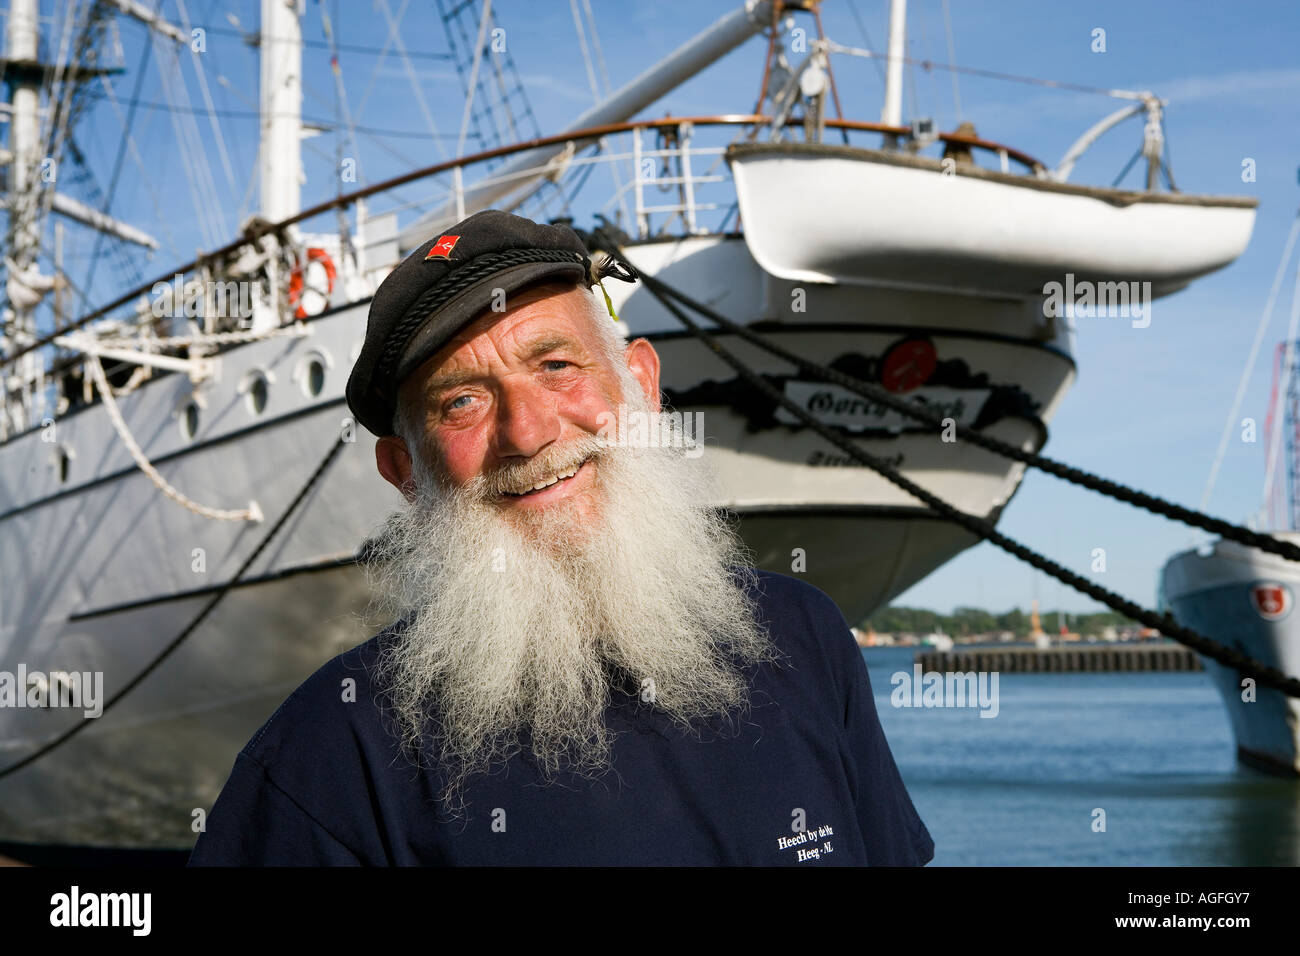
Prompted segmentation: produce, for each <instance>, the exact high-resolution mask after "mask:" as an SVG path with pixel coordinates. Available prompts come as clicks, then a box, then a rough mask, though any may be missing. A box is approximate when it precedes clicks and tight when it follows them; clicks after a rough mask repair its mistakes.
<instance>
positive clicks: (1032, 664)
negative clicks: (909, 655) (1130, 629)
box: [916, 644, 1204, 673]
mask: <svg viewBox="0 0 1300 956" xmlns="http://www.w3.org/2000/svg"><path fill="white" fill-rule="evenodd" d="M916 662H917V663H918V664H920V665H921V667H922V669H923V670H927V671H939V672H948V671H960V672H963V673H964V672H967V671H1000V672H1006V673H1017V672H1019V673H1050V672H1057V673H1064V672H1067V671H1199V670H1203V669H1204V668H1202V666H1201V659H1200V658H1199V657H1197V655H1196V653H1195V652H1194V651H1191V650H1189V649H1188V648H1186V647H1183V646H1182V645H1181V644H1118V645H1116V644H1084V645H1082V646H1075V647H1070V646H1064V647H1049V648H1037V647H980V648H969V649H957V648H954V649H953V650H951V651H932V650H924V651H918V652H917V655H916Z"/></svg>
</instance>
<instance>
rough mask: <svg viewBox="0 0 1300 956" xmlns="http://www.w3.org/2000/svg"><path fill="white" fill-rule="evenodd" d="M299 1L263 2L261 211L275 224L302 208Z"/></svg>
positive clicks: (300, 29) (273, 0)
mask: <svg viewBox="0 0 1300 956" xmlns="http://www.w3.org/2000/svg"><path fill="white" fill-rule="evenodd" d="M300 15H301V10H300V9H299V3H298V0H262V40H261V60H262V74H261V109H262V130H261V132H262V136H261V145H260V147H259V152H260V158H259V161H258V167H259V174H260V183H259V186H260V190H261V202H260V207H261V214H262V216H263V218H265V219H267V220H268V221H270V222H279V221H280V220H281V219H288V218H289V217H290V216H293V215H295V214H296V213H298V211H299V210H300V208H301V199H300V189H301V177H302V24H301V23H300Z"/></svg>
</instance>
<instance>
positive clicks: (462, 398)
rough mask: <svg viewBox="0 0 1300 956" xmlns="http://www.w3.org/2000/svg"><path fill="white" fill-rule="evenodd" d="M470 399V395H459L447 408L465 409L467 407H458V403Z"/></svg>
mask: <svg viewBox="0 0 1300 956" xmlns="http://www.w3.org/2000/svg"><path fill="white" fill-rule="evenodd" d="M469 397H470V396H468V395H458V396H456V397H455V398H453V399H452V400H451V401H450V402H448V403H447V407H448V408H464V407H465V406H464V405H457V404H456V403H457V402H459V401H462V400H466V399H468V398H469Z"/></svg>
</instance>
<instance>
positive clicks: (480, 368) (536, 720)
mask: <svg viewBox="0 0 1300 956" xmlns="http://www.w3.org/2000/svg"><path fill="white" fill-rule="evenodd" d="M586 295H587V293H586V292H585V290H582V289H581V288H572V287H568V286H561V287H558V288H557V287H550V288H541V287H534V288H533V289H531V290H529V291H527V292H526V293H523V294H520V295H518V296H517V297H515V298H513V299H512V300H511V301H510V302H509V303H507V304H508V306H509V309H508V311H506V312H504V313H491V312H489V313H486V314H485V315H483V316H481V317H480V318H479V319H477V320H476V321H475V322H473V323H472V324H470V325H469V326H467V327H466V328H465V329H464V330H463V331H462V332H461V333H460V334H459V335H457V336H456V337H455V338H454V339H453V340H451V341H450V342H448V343H447V344H446V345H445V346H444V347H443V348H442V349H441V350H440V351H439V352H437V353H436V354H434V355H433V356H432V357H430V359H429V361H428V362H426V363H425V364H424V365H423V366H422V367H421V368H420V369H418V370H417V371H416V372H415V373H414V374H412V375H411V376H410V377H409V378H408V379H407V380H406V381H405V382H404V383H403V387H402V392H401V394H400V395H399V401H401V402H403V403H405V404H403V405H402V406H400V407H401V408H404V409H407V410H410V411H416V410H418V411H419V422H420V425H421V427H420V428H409V427H408V428H407V429H406V430H407V431H409V432H418V433H419V434H421V435H422V438H420V439H417V438H416V437H415V435H412V436H411V440H412V442H413V443H414V444H416V445H419V446H423V447H413V448H410V449H408V448H407V445H406V442H405V441H403V439H402V438H399V437H397V436H391V435H390V436H387V437H385V438H381V439H380V440H379V442H378V443H377V445H376V448H375V457H376V461H377V464H378V466H379V470H380V471H381V472H382V473H383V475H384V477H385V478H387V479H388V480H389V481H390V482H392V483H393V484H394V485H396V486H397V487H398V488H399V489H401V490H402V492H403V494H404V495H406V497H407V499H408V501H409V502H410V504H409V506H407V507H404V508H402V509H399V510H398V511H397V512H396V513H394V514H392V515H390V516H389V518H388V520H387V521H386V522H385V525H384V528H383V529H381V530H380V532H379V533H377V534H376V535H374V536H373V537H372V538H371V540H370V542H369V543H368V547H367V549H366V553H367V567H368V568H369V569H370V570H371V571H372V579H371V581H372V594H373V595H374V597H375V602H376V603H375V604H374V605H372V608H373V611H374V613H375V615H376V617H377V618H382V619H383V620H385V621H393V620H397V619H399V618H401V619H403V620H404V621H405V623H404V625H403V627H402V629H401V632H400V639H398V640H396V641H395V642H394V643H393V644H392V645H390V646H388V647H387V649H386V650H385V653H384V655H383V659H382V661H381V665H380V669H379V676H378V678H377V680H378V681H379V682H380V684H381V685H382V686H383V687H384V688H385V691H384V693H385V700H386V704H385V706H386V707H391V709H392V712H393V714H394V715H395V717H396V725H397V727H398V728H400V732H401V737H402V740H403V742H404V744H406V745H408V746H409V747H411V748H414V749H415V750H419V749H421V748H422V747H423V746H425V745H430V746H434V747H436V750H437V755H438V756H437V759H438V760H439V761H440V762H441V764H442V765H443V766H444V767H446V768H447V772H448V781H449V782H448V784H447V790H446V791H445V793H444V799H446V800H447V801H448V802H451V801H452V798H453V796H454V795H455V794H456V792H457V791H458V790H459V789H460V788H461V785H462V784H463V783H464V782H465V781H466V780H467V779H468V777H469V775H472V773H473V772H475V771H476V770H478V769H486V768H487V767H488V766H489V765H490V764H491V763H492V762H493V761H495V760H497V759H498V758H505V757H506V755H507V754H509V753H510V752H511V750H512V749H513V748H514V747H516V746H523V742H524V740H525V739H526V740H527V742H528V746H529V749H530V752H531V758H532V759H533V760H534V761H535V762H536V765H537V767H538V768H540V770H541V772H543V773H544V774H545V775H547V776H548V777H549V776H550V775H552V774H554V773H556V772H558V770H559V769H560V768H561V767H562V766H564V767H567V768H569V769H571V770H574V771H575V772H582V773H586V772H588V771H593V770H596V769H600V768H603V767H605V766H607V761H608V758H609V755H610V750H609V748H610V746H611V742H612V739H613V736H612V734H611V731H610V728H609V727H608V726H607V724H606V721H605V714H606V709H607V707H608V706H609V704H610V702H611V700H612V699H613V696H612V695H613V693H614V688H615V687H616V686H618V687H623V685H622V684H620V683H618V681H617V680H616V679H615V677H614V675H621V676H623V677H624V678H626V680H629V681H632V682H634V685H635V686H637V687H642V688H644V687H646V686H651V687H653V689H654V690H653V698H654V706H655V707H657V708H658V709H659V710H660V711H662V712H663V713H664V714H667V715H670V716H671V717H672V718H673V719H674V720H677V721H679V722H681V723H682V725H683V726H688V725H692V722H693V721H695V720H697V719H700V718H704V717H706V716H708V715H720V714H724V713H727V712H729V711H731V710H733V709H735V708H737V707H739V706H741V705H742V704H743V703H744V701H745V699H746V694H747V688H748V685H747V683H746V678H745V675H744V673H743V670H742V668H741V666H740V665H743V664H747V663H755V662H757V661H760V660H766V659H768V655H769V654H770V646H769V642H768V639H767V635H766V634H765V632H764V630H763V628H762V627H761V626H760V624H759V622H758V620H757V619H756V617H755V613H754V608H753V606H752V602H751V599H750V597H749V595H748V592H747V591H746V589H745V588H744V586H743V583H742V582H741V580H740V579H739V577H738V576H737V575H736V574H734V573H733V568H738V567H740V566H742V565H743V564H744V562H745V561H746V560H747V552H746V551H745V549H744V547H743V545H742V544H741V542H740V540H739V538H738V537H737V536H736V535H735V533H734V530H733V529H732V528H731V525H730V523H729V522H728V520H727V519H726V518H725V517H724V516H723V515H721V514H719V513H717V512H716V511H715V510H714V508H713V506H712V503H713V502H714V501H716V500H718V498H719V496H720V492H719V491H718V490H717V488H716V486H715V483H714V480H713V476H712V474H711V471H710V469H709V468H708V467H707V465H706V463H705V462H704V461H703V460H699V459H696V458H694V457H693V456H690V455H687V454H685V453H684V451H683V448H682V446H681V445H673V444H671V443H670V442H669V443H664V442H651V443H649V444H647V445H645V446H642V445H637V444H629V443H627V442H622V443H620V442H619V441H618V440H611V439H610V438H609V431H610V430H612V428H611V421H610V420H609V419H605V418H602V416H603V415H609V414H613V415H617V414H618V412H619V411H620V408H619V406H620V403H621V402H623V401H625V400H626V401H627V406H628V408H627V415H628V417H629V418H630V417H631V416H632V415H633V414H646V413H647V412H650V413H653V417H654V418H655V421H656V424H657V425H658V426H660V427H661V428H664V429H667V428H668V426H669V424H670V423H671V421H672V420H671V418H668V419H667V421H665V420H664V418H665V417H664V416H661V415H659V414H657V413H659V401H658V395H659V361H658V358H657V357H656V355H655V352H654V349H653V348H652V347H651V346H650V343H649V342H647V341H646V340H645V339H637V340H636V341H634V342H632V343H631V344H630V345H627V346H626V348H622V349H621V355H611V354H610V353H609V351H608V350H607V349H609V348H610V347H612V348H613V349H614V350H615V351H620V349H619V346H621V342H617V343H611V345H610V346H607V347H606V348H602V339H601V335H600V330H601V328H602V326H601V325H597V324H596V322H597V321H603V322H609V321H610V320H609V319H608V318H607V317H593V315H592V313H591V312H590V311H588V302H589V301H590V300H589V299H584V298H583V297H584V296H586ZM638 399H639V400H640V401H639V402H638V401H637V400H638ZM408 421H409V419H408ZM679 421H680V420H679ZM677 427H678V428H680V424H679V425H678V426H677ZM656 433H657V434H666V432H665V431H660V430H659V429H656ZM412 456H415V457H414V458H413V457H412ZM579 466H581V467H579ZM570 472H572V474H571V476H570V477H567V478H563V479H562V480H559V481H555V482H554V483H553V484H549V485H548V486H547V487H545V488H543V489H541V490H538V491H534V492H532V493H531V494H525V493H523V492H528V491H530V490H531V489H532V488H533V486H534V485H536V484H539V483H544V482H547V481H550V480H551V479H554V478H556V477H557V476H558V475H566V474H569V473H570ZM647 682H648V683H647ZM624 689H625V688H624ZM525 730H526V731H527V735H526V738H525V737H521V734H523V732H524V731H525Z"/></svg>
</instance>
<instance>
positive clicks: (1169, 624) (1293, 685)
mask: <svg viewBox="0 0 1300 956" xmlns="http://www.w3.org/2000/svg"><path fill="white" fill-rule="evenodd" d="M594 235H595V236H596V237H597V238H598V239H600V240H601V241H602V247H603V248H604V249H605V251H607V252H610V253H613V254H615V255H617V256H618V257H619V258H620V259H621V261H622V263H623V265H624V266H625V267H627V268H629V270H630V271H632V272H633V274H637V273H636V272H635V269H634V268H632V267H631V266H630V264H629V263H628V261H627V257H626V255H625V254H624V251H623V250H622V249H621V248H620V247H619V246H618V245H617V243H614V242H613V241H612V240H611V239H610V238H609V237H608V235H607V234H605V233H603V232H602V231H601V230H599V229H597V230H595V231H594ZM638 277H639V278H640V279H641V280H642V281H643V282H644V283H645V285H646V288H647V289H648V290H649V291H650V293H651V294H652V295H654V297H655V298H656V299H657V300H658V301H659V303H660V304H661V305H663V306H664V308H666V309H667V310H668V311H669V312H671V313H672V314H673V316H674V317H676V318H677V320H678V321H679V322H681V323H682V324H683V325H684V326H686V327H687V328H688V329H689V330H690V331H691V333H692V334H694V335H695V336H696V338H698V339H699V340H700V341H701V342H702V343H703V344H704V345H705V346H706V347H707V348H708V349H709V350H710V351H712V352H713V353H714V354H715V355H717V356H718V357H719V358H720V359H722V360H723V361H724V362H726V363H727V364H728V365H730V366H731V367H732V368H733V369H735V370H736V372H737V373H738V374H739V375H740V376H741V377H742V378H744V379H745V380H746V381H747V382H748V383H749V384H750V385H752V386H753V387H755V388H757V389H758V390H759V391H760V392H762V393H763V394H764V395H765V396H766V397H767V398H768V399H770V400H773V401H775V402H776V403H777V404H779V405H781V406H782V407H783V408H784V409H785V410H786V411H788V412H789V413H790V414H792V415H794V416H795V417H796V418H797V419H799V420H800V421H801V422H803V423H804V424H805V425H806V426H807V427H809V428H811V429H812V430H813V431H815V432H816V433H817V434H818V435H820V436H821V437H822V438H823V439H825V440H826V441H828V442H830V443H831V444H832V445H834V446H835V447H836V448H839V449H840V450H841V451H843V452H844V453H845V454H847V455H848V456H849V457H851V458H853V459H854V460H855V461H857V462H859V463H861V464H863V465H866V466H867V467H868V468H871V469H872V470H873V471H875V472H876V473H878V474H879V475H881V476H882V477H883V478H885V479H886V480H887V481H889V482H890V483H892V484H894V485H896V486H897V487H899V488H901V489H902V490H903V491H905V492H907V493H908V494H910V495H911V496H912V497H914V498H916V499H917V500H919V501H921V502H923V503H924V504H926V505H927V506H929V508H930V509H931V510H932V511H934V512H935V513H936V514H938V515H939V516H940V517H942V518H944V519H946V520H948V521H950V522H952V523H953V524H956V525H958V526H960V527H962V528H964V529H965V530H967V531H969V532H970V533H971V534H973V535H975V536H976V537H978V538H982V539H984V540H986V541H988V542H990V543H991V544H994V545H996V546H997V547H999V548H1001V549H1002V550H1004V551H1006V552H1007V553H1009V554H1011V555H1014V556H1015V557H1017V558H1020V559H1021V560H1022V561H1025V562H1026V563H1027V564H1029V565H1030V566H1032V567H1034V568H1036V569H1038V570H1039V571H1042V572H1044V573H1045V574H1049V575H1051V576H1052V577H1054V578H1056V579H1057V580H1058V581H1060V582H1062V583H1063V584H1067V585H1069V586H1070V587H1072V588H1074V589H1075V590H1076V591H1079V592H1080V593H1082V594H1085V595H1087V596H1088V597H1091V598H1093V599H1095V600H1097V601H1100V602H1101V603H1102V604H1105V605H1106V606H1107V607H1109V608H1111V609H1112V610H1115V611H1118V612H1119V613H1121V614H1123V615H1124V616H1126V617H1128V618H1129V619H1130V620H1134V621H1137V622H1139V623H1141V624H1144V625H1146V626H1147V627H1151V628H1155V629H1157V630H1159V631H1160V632H1161V633H1162V634H1164V635H1166V636H1167V637H1170V638H1173V639H1174V640H1176V641H1178V642H1179V643H1180V644H1185V645H1186V646H1188V647H1190V648H1191V649H1192V650H1194V651H1196V652H1198V653H1200V654H1201V655H1203V656H1205V657H1208V658H1210V659H1211V660H1214V661H1217V662H1218V663H1220V664H1222V665H1223V666H1225V667H1227V668H1230V669H1233V670H1236V671H1238V672H1239V673H1240V674H1242V675H1243V676H1245V677H1249V678H1252V679H1254V680H1255V681H1256V682H1257V683H1258V684H1259V685H1260V686H1261V687H1269V688H1273V689H1275V690H1280V691H1282V692H1283V693H1285V694H1287V695H1288V696H1291V697H1300V679H1297V678H1295V677H1290V676H1288V675H1287V674H1285V673H1283V672H1282V671H1280V670H1278V669H1277V668H1274V667H1269V666H1267V665H1265V664H1262V663H1260V662H1259V661H1256V660H1254V659H1252V658H1251V657H1249V656H1247V655H1246V654H1243V653H1241V652H1240V651H1237V650H1235V649H1233V648H1230V647H1226V646H1224V645H1222V644H1220V643H1218V642H1217V641H1213V640H1210V639H1209V638H1207V637H1205V636H1203V635H1201V634H1198V633H1197V632H1196V631H1193V630H1191V629H1190V628H1187V627H1184V626H1182V625H1181V624H1179V623H1178V622H1177V621H1176V620H1175V619H1174V617H1173V616H1172V615H1171V614H1169V613H1165V614H1163V615H1160V614H1155V613H1153V612H1151V611H1148V610H1147V609H1146V608H1143V607H1142V606H1140V605H1138V604H1136V603H1134V602H1133V601H1130V600H1128V599H1127V598H1125V597H1124V596H1123V595H1120V594H1117V593H1115V592H1113V591H1109V590H1107V589H1106V588H1103V587H1101V586H1100V585H1097V584H1094V583H1093V582H1092V581H1089V580H1088V579H1087V578H1084V577H1081V576H1080V575H1078V574H1075V573H1074V572H1073V571H1070V570H1068V569H1067V568H1064V567H1062V566H1061V565H1059V564H1057V563H1056V562H1054V561H1052V560H1051V559H1050V558H1047V557H1045V556H1044V555H1040V554H1038V553H1037V552H1035V551H1033V550H1031V549H1029V548H1027V547H1025V546H1024V545H1022V544H1020V543H1019V542H1017V541H1015V540H1013V539H1011V538H1009V537H1007V536H1006V535H1004V534H1002V533H1001V532H999V531H997V530H996V529H995V528H994V526H993V524H992V523H991V522H989V521H987V520H986V519H984V518H980V517H977V516H975V515H971V514H968V513H966V512H964V511H961V510H959V509H958V508H955V507H953V506H952V505H950V504H948V502H946V501H944V500H943V499H941V498H939V497H938V496H937V495H934V494H932V493H931V492H929V491H928V490H926V489H925V488H922V487H921V486H920V485H918V484H916V482H914V481H912V480H911V479H909V478H906V477H905V476H904V475H903V474H902V473H901V472H899V471H898V470H897V469H896V468H894V467H893V466H892V465H890V464H889V463H888V462H886V461H884V460H882V459H880V458H877V457H876V456H874V455H872V454H871V453H869V452H867V451H864V450H863V449H862V448H860V447H858V446H857V445H855V444H853V443H852V442H851V441H849V440H848V439H846V438H844V437H843V436H841V435H840V434H838V433H837V432H836V431H835V430H834V429H832V428H831V427H829V426H827V425H824V424H823V423H822V422H820V421H818V420H817V419H816V418H815V417H813V416H812V415H811V414H810V413H809V412H808V411H806V410H805V409H804V408H802V407H801V406H799V405H798V404H796V403H795V402H793V401H791V400H790V399H789V398H787V397H786V396H785V395H783V394H782V393H781V392H780V391H778V390H777V389H776V388H774V387H773V386H772V385H771V384H769V383H768V382H767V381H766V380H764V379H763V377H762V376H761V375H759V374H758V373H757V372H755V371H754V370H753V369H751V368H749V367H748V366H747V365H746V364H745V363H744V362H743V361H741V360H740V359H739V358H737V357H736V356H734V355H732V354H731V352H729V351H728V350H727V349H726V348H725V347H724V346H722V345H721V344H720V343H719V342H718V341H717V339H716V338H714V337H713V336H712V335H711V334H709V333H708V332H707V331H706V330H705V329H703V328H702V327H701V326H700V325H699V324H698V323H697V322H695V321H694V320H693V319H691V318H690V317H689V316H687V315H686V313H685V312H683V311H682V310H681V308H679V307H678V306H677V304H676V303H675V302H673V301H672V300H673V299H677V300H679V301H681V302H682V304H683V305H687V306H688V307H689V308H691V309H693V310H695V311H697V312H699V313H700V314H701V315H704V316H707V317H708V318H710V319H712V320H713V321H715V322H718V324H719V325H722V326H723V327H724V328H726V327H728V326H729V327H730V328H729V331H734V330H736V329H739V328H740V326H737V325H736V324H735V323H732V322H730V321H729V320H727V319H724V318H723V317H722V316H720V315H718V314H717V313H716V312H713V310H711V309H708V308H707V307H704V306H701V305H700V304H699V303H694V302H693V301H692V300H689V299H688V297H687V296H685V295H683V294H682V293H680V292H678V291H677V290H675V289H671V287H669V286H668V285H666V284H665V283H663V282H661V281H660V280H658V279H656V278H654V277H653V276H647V275H644V274H640V275H638ZM746 331H748V330H746ZM750 334H751V335H753V334H754V333H750ZM745 338H746V339H747V340H750V341H753V340H752V339H749V337H748V336H745ZM755 338H756V339H757V338H758V337H757V336H756V335H755ZM760 341H761V340H760ZM755 344H758V343H757V342H756V343H755ZM763 347H765V348H766V347H767V346H766V345H764V346H763ZM775 348H776V347H773V349H775ZM782 351H784V350H782ZM773 354H776V353H775V351H774V352H773ZM786 354H789V353H786ZM795 364H798V365H800V366H806V367H808V368H810V369H816V370H817V371H818V372H819V373H820V374H823V375H825V376H826V377H827V378H828V380H831V379H830V376H832V375H835V376H840V373H837V372H834V371H833V370H832V369H828V368H824V367H821V366H817V365H816V364H815V363H812V362H807V360H802V359H798V360H796V363H795ZM842 377H843V378H844V379H847V380H848V381H850V382H853V383H855V384H856V385H859V386H867V385H868V383H865V382H861V381H859V380H856V379H851V378H849V377H848V376H842ZM846 387H847V386H846ZM881 391H883V390H881ZM859 394H868V395H869V394H870V393H869V392H865V393H864V392H860V393H859ZM890 399H891V402H890V404H893V401H892V400H893V396H890ZM899 404H901V405H902V406H904V407H900V408H898V409H897V410H898V411H901V412H903V413H904V414H912V416H913V417H918V418H919V417H921V416H918V415H916V414H915V412H916V411H917V409H916V407H915V406H910V407H909V406H908V404H907V403H899ZM929 417H930V419H931V423H932V424H933V422H934V420H935V419H937V416H933V415H931V416H929ZM965 437H967V438H968V439H971V438H972V433H970V432H969V431H968V432H967V435H966V436H965ZM981 437H983V436H981ZM999 444H1004V443H999ZM1005 447H1006V448H1008V449H1010V448H1012V447H1013V446H1005ZM1016 452H1017V454H1018V455H1030V454H1031V453H1027V452H1021V451H1020V450H1019V449H1016ZM1032 457H1033V458H1037V457H1038V456H1036V455H1034V456H1032ZM1058 467H1060V466H1058ZM1070 470H1071V471H1073V469H1070ZM1153 500H1154V499H1153Z"/></svg>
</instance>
